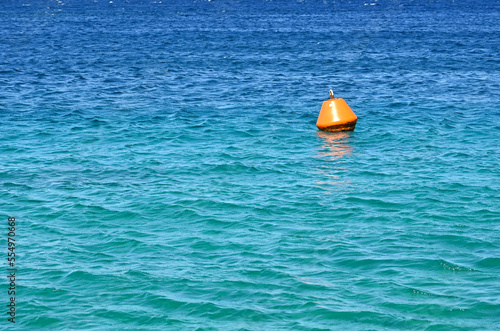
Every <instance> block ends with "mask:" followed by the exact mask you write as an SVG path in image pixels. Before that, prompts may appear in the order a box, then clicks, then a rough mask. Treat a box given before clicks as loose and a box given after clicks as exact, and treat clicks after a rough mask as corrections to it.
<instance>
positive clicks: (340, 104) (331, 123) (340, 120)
mask: <svg viewBox="0 0 500 331" xmlns="http://www.w3.org/2000/svg"><path fill="white" fill-rule="evenodd" d="M357 120H358V117H357V116H356V114H354V112H353V111H352V109H351V108H350V107H349V106H348V105H347V102H345V101H344V99H342V98H335V97H334V96H333V91H332V90H330V100H326V101H325V102H323V105H322V106H321V111H320V112H319V116H318V121H317V122H316V126H317V127H318V129H320V130H323V131H353V130H354V127H355V126H356V121H357Z"/></svg>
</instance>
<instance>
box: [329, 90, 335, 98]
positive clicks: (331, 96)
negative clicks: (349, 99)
mask: <svg viewBox="0 0 500 331" xmlns="http://www.w3.org/2000/svg"><path fill="white" fill-rule="evenodd" d="M330 99H335V97H334V96H333V91H332V90H330Z"/></svg>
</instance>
